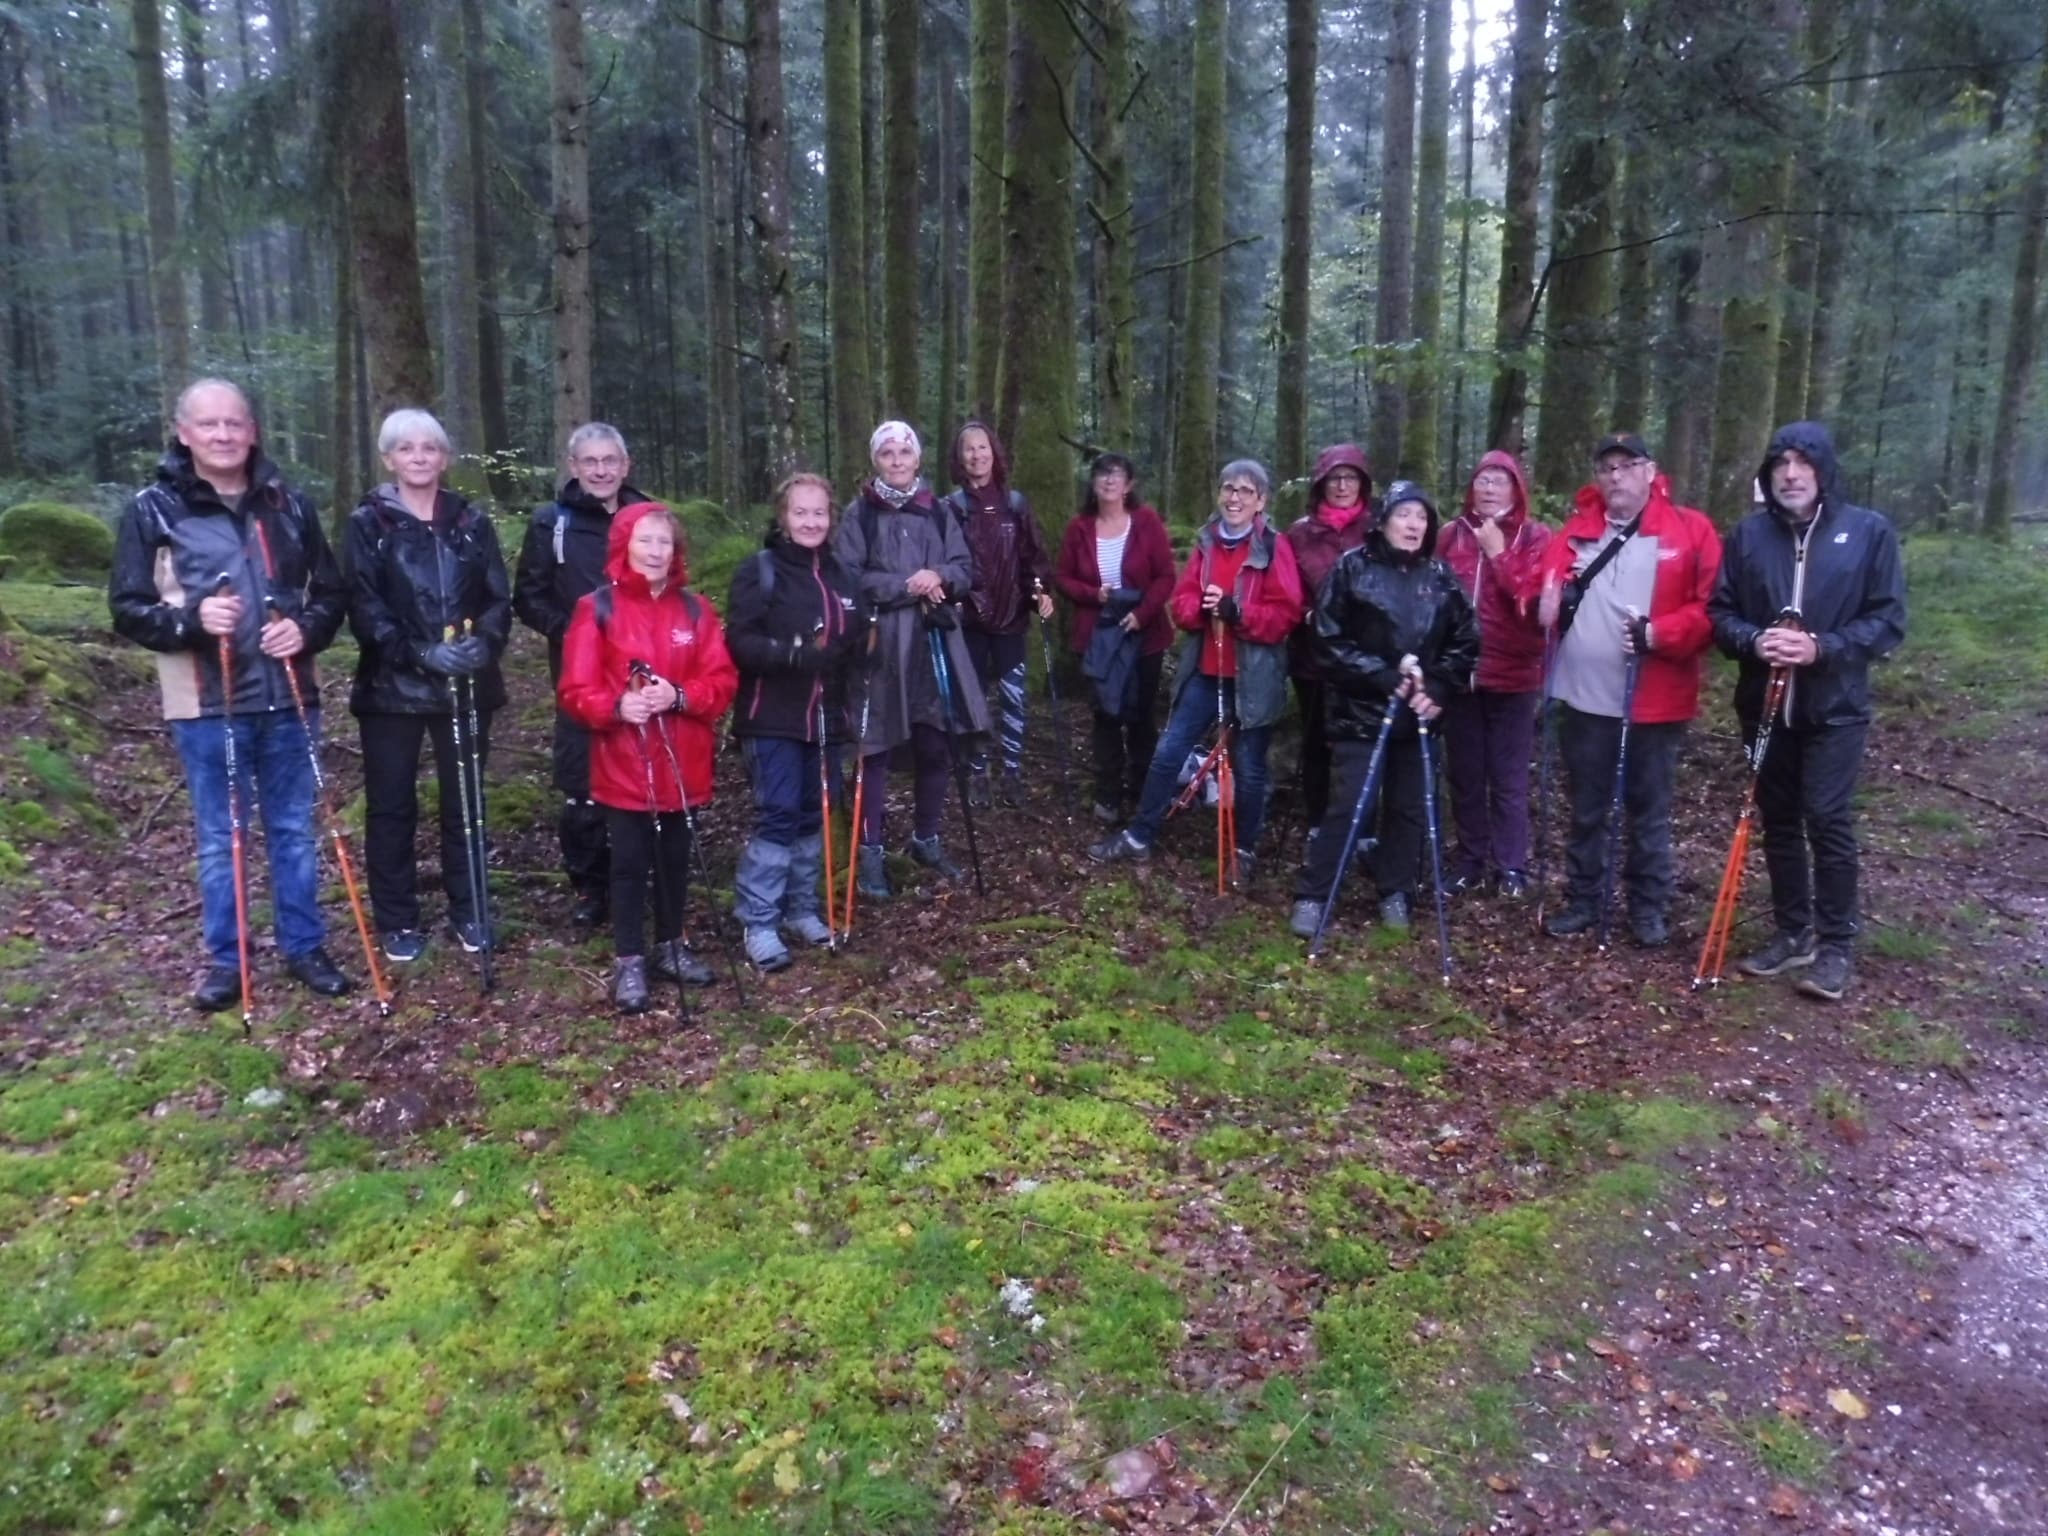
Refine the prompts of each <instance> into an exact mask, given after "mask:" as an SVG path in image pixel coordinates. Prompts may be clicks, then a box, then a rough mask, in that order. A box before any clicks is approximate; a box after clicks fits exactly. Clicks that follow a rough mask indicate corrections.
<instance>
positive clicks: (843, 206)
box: [825, 5, 875, 494]
mask: <svg viewBox="0 0 2048 1536" xmlns="http://www.w3.org/2000/svg"><path fill="white" fill-rule="evenodd" d="M860 61H861V35H860V7H859V6H857V5H828V6H826V7H825V210H826V211H825V225H826V227H825V270H826V281H827V283H828V285H829V289H830V292H829V295H828V305H829V310H830V328H831V333H832V360H831V363H830V364H829V367H830V369H831V374H832V423H833V428H832V473H833V477H834V479H835V480H836V482H837V483H838V486H839V489H840V491H841V493H842V494H845V493H847V492H849V491H850V490H851V488H852V486H853V484H854V482H855V481H857V480H858V479H859V478H860V477H861V475H862V474H863V473H864V472H865V471H866V469H867V464H868V433H869V432H870V431H872V430H873V428H874V425H875V406H874V391H873V389H872V384H873V381H872V380H871V379H870V378H869V377H868V271H867V205H866V190H865V183H864V181H863V180H862V176H863V172H864V166H863V164H862V156H861V141H860V140H861V115H860V77H861V70H860Z"/></svg>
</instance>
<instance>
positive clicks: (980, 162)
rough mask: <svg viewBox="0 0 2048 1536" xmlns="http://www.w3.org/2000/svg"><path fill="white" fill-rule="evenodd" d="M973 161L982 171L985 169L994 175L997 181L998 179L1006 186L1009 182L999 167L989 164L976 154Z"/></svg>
mask: <svg viewBox="0 0 2048 1536" xmlns="http://www.w3.org/2000/svg"><path fill="white" fill-rule="evenodd" d="M974 163H975V164H976V165H978V166H980V167H981V168H982V169H983V170H984V171H987V172H988V173H989V175H991V176H993V177H995V179H996V180H997V181H1000V182H1001V183H1002V184H1003V185H1004V186H1006V187H1007V186H1008V185H1009V184H1010V178H1009V177H1007V176H1005V175H1004V174H1003V172H1002V169H1001V167H999V166H993V165H990V164H989V163H988V162H987V161H986V160H984V159H982V158H981V156H979V155H976V156H975V157H974Z"/></svg>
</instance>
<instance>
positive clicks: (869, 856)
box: [854, 843, 896, 901]
mask: <svg viewBox="0 0 2048 1536" xmlns="http://www.w3.org/2000/svg"><path fill="white" fill-rule="evenodd" d="M888 861H889V854H888V850H886V849H885V848H883V847H882V845H881V844H880V843H862V844H861V845H860V874H859V876H858V878H856V879H855V881H854V889H855V890H857V891H859V892H860V894H861V895H863V896H865V897H867V898H868V900H870V901H887V900H889V898H890V897H892V896H894V895H895V894H896V889H895V887H894V886H892V885H890V884H889V867H888Z"/></svg>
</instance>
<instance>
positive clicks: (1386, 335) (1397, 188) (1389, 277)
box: [1372, 0, 1418, 480]
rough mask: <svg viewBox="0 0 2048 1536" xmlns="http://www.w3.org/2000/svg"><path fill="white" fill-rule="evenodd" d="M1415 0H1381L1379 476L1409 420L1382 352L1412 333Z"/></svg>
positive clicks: (1397, 368) (1401, 390)
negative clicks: (1384, 10) (1384, 28)
mask: <svg viewBox="0 0 2048 1536" xmlns="http://www.w3.org/2000/svg"><path fill="white" fill-rule="evenodd" d="M1417 3H1418V0H1391V4H1390V5H1389V7H1388V18H1389V19H1388V32H1387V75H1386V89H1385V93H1384V95H1383V96H1382V97H1381V99H1380V125H1381V134H1380V228H1379V295H1378V302H1377V304H1376V305H1375V307H1374V322H1373V340H1374V341H1375V342H1376V343H1377V344H1378V345H1379V347H1380V361H1379V364H1378V366H1377V367H1376V368H1375V369H1374V378H1373V391H1372V462H1373V467H1374V469H1375V470H1376V471H1377V472H1378V474H1379V477H1380V478H1381V479H1382V480H1385V479H1387V478H1389V477H1390V476H1391V475H1393V474H1394V473H1395V472H1396V471H1398V469H1399V468H1400V461H1401V435H1402V432H1403V430H1404V428H1405V427H1406V425H1407V420H1408V390H1407V378H1406V375H1407V372H1408V368H1409V366H1410V365H1409V361H1408V359H1407V358H1405V357H1399V356H1398V355H1397V354H1394V353H1391V352H1389V350H1388V349H1389V348H1394V347H1404V346H1406V345H1407V344H1408V343H1409V342H1411V341H1413V340H1414V331H1413V329H1412V320H1413V313H1414V292H1415V287H1414V279H1415V49H1416V32H1417V21H1418V17H1417V14H1416V6H1417Z"/></svg>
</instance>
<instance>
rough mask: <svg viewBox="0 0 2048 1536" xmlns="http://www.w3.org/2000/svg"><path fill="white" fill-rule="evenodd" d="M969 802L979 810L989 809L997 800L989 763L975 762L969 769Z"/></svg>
mask: <svg viewBox="0 0 2048 1536" xmlns="http://www.w3.org/2000/svg"><path fill="white" fill-rule="evenodd" d="M967 803H968V804H969V805H971V806H972V807H974V809H975V810H977V811H985V810H988V809H989V808H990V807H991V806H993V805H994V804H995V803H996V802H995V792H994V790H993V788H992V787H991V786H990V784H989V779H988V764H987V763H976V764H973V765H972V766H971V767H970V768H969V769H968V771H967Z"/></svg>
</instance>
